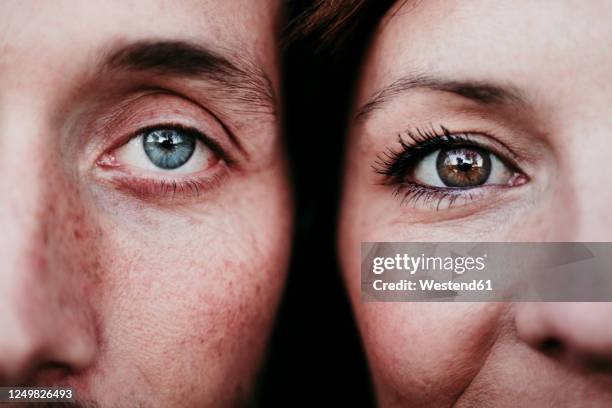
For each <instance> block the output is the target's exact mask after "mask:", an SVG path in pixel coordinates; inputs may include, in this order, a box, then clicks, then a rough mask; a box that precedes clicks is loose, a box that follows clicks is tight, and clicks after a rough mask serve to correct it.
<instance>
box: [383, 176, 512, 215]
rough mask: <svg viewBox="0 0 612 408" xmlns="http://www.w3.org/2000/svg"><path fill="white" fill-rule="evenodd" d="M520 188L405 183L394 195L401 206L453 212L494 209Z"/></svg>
mask: <svg viewBox="0 0 612 408" xmlns="http://www.w3.org/2000/svg"><path fill="white" fill-rule="evenodd" d="M520 188H521V186H518V187H508V186H500V185H492V184H489V185H482V186H478V187H470V188H446V187H441V188H440V187H428V186H423V185H419V184H409V183H404V184H402V185H400V186H398V187H396V189H395V191H394V195H395V196H396V197H398V198H399V199H400V203H401V206H409V207H411V208H415V209H425V210H429V211H431V210H435V211H441V210H451V209H460V208H474V206H476V205H478V206H480V207H493V206H495V205H497V204H499V202H500V201H501V200H507V199H509V198H511V197H508V196H507V194H506V193H508V194H510V193H512V192H513V191H515V190H518V189H520Z"/></svg>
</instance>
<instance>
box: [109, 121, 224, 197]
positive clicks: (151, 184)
mask: <svg viewBox="0 0 612 408" xmlns="http://www.w3.org/2000/svg"><path fill="white" fill-rule="evenodd" d="M156 129H169V130H177V131H180V132H184V133H188V134H190V135H192V136H194V137H195V138H196V139H197V140H198V141H199V142H200V143H202V144H203V145H204V146H205V147H206V148H207V149H210V150H211V152H212V153H213V154H214V155H216V156H217V158H218V159H219V160H220V161H222V162H223V163H224V164H225V166H226V167H227V166H231V165H233V164H234V163H235V160H234V159H233V158H232V157H230V155H228V154H227V153H226V152H225V150H224V149H223V148H222V147H221V146H220V145H219V143H217V142H216V141H215V140H213V139H212V138H210V137H208V136H206V135H205V134H204V133H203V132H201V131H200V130H198V129H196V128H194V127H191V126H185V125H183V124H180V123H174V122H170V123H159V124H155V125H151V126H146V127H143V128H140V129H138V130H137V131H135V132H132V133H130V134H129V135H128V136H126V137H123V138H121V139H120V140H119V141H118V142H117V143H115V144H113V146H112V147H111V148H109V149H107V150H106V153H104V154H103V155H102V156H101V157H100V159H98V165H100V166H102V167H109V168H113V167H120V166H122V165H121V164H120V163H119V164H110V163H108V162H106V159H105V158H107V157H112V156H113V152H114V151H115V150H116V149H118V148H120V147H122V146H124V145H125V144H126V143H129V142H130V141H131V140H133V139H134V138H136V137H139V136H141V135H143V134H146V133H148V132H151V131H153V130H156ZM113 160H114V158H113ZM226 175H227V172H226V171H222V172H217V174H213V175H212V176H204V177H202V176H198V175H185V176H183V177H180V178H169V177H166V178H159V177H158V178H154V177H134V176H128V175H118V176H113V177H112V181H113V183H114V184H115V185H116V187H117V188H119V189H121V190H127V191H129V192H131V193H132V194H134V195H135V196H137V197H139V198H149V197H155V198H161V199H163V198H170V199H174V198H177V197H179V198H197V197H199V196H200V194H201V193H202V192H205V191H209V190H212V189H214V188H215V187H217V186H218V185H219V184H221V182H222V181H223V179H224V178H225V176H226Z"/></svg>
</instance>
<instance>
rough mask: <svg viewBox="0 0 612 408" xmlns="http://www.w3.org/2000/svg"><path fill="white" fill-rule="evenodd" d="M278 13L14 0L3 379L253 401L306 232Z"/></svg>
mask: <svg viewBox="0 0 612 408" xmlns="http://www.w3.org/2000/svg"><path fill="white" fill-rule="evenodd" d="M279 13H280V5H279V4H278V3H277V2H275V1H271V0H258V1H240V0H239V1H232V2H226V1H215V0H197V1H190V0H186V1H181V2H175V1H172V2H170V1H163V0H159V1H158V0H155V1H110V2H100V3H92V2H87V3H82V2H78V1H68V0H66V1H59V2H53V3H47V2H43V3H41V2H29V1H26V2H23V1H6V2H3V3H2V5H1V6H0V27H1V28H0V186H1V187H2V188H3V191H5V194H3V198H2V199H1V200H0V219H1V220H2V222H1V225H2V226H3V229H4V231H3V233H2V234H0V241H1V242H0V260H1V261H0V299H1V300H0V302H1V305H0V310H2V313H0V327H2V331H1V332H0V385H2V386H6V385H30V386H32V385H49V384H55V385H64V386H71V387H73V388H74V390H75V394H76V398H77V400H79V401H80V402H81V403H82V404H84V405H88V406H89V405H92V406H93V405H96V406H151V407H153V406H185V407H186V406H198V407H202V406H215V407H216V406H235V405H236V404H239V403H242V402H245V401H247V400H248V398H249V396H250V393H251V391H252V388H253V384H254V380H255V377H256V372H257V369H258V366H259V365H260V363H261V360H262V356H263V353H264V349H265V344H266V340H267V334H268V332H269V330H270V328H271V323H272V320H273V317H274V314H275V309H276V306H277V302H278V299H279V295H280V291H281V289H282V285H283V282H284V277H285V273H286V266H287V265H286V264H287V259H288V251H289V242H290V240H288V239H287V236H289V235H290V234H291V221H290V220H291V217H292V212H291V208H292V203H291V197H290V194H289V188H288V182H287V177H286V171H285V163H284V160H283V150H282V146H281V141H280V135H279V130H280V119H279V116H278V106H279V103H280V101H279V100H278V95H279V94H280V93H279V80H280V78H279V69H278V66H277V65H278V58H277V47H276V32H277V19H278V16H279ZM156 131H157V133H155V132H156ZM160 132H161V133H160ZM156 138H158V139H156ZM145 140H149V144H148V146H149V148H150V149H151V150H150V152H152V153H151V154H152V155H153V156H147V154H145V150H144V148H143V146H144V141H145ZM173 143H175V144H174V145H173ZM173 149H174V150H173ZM181 149H182V150H181ZM178 150H180V152H182V154H183V156H176V155H175V153H172V154H174V156H171V158H170V159H167V161H166V162H163V163H166V165H168V166H170V167H172V166H174V168H168V169H165V168H161V167H159V166H157V165H155V164H154V163H153V162H152V161H151V157H162V156H164V155H165V154H170V153H171V152H176V151H178ZM155 155H157V156H155ZM164 157H165V156H164ZM169 157H170V156H169ZM177 157H179V158H180V157H183V158H188V159H187V161H186V162H185V163H182V162H179V161H178V160H179V159H177ZM159 163H162V162H161V161H160V162H159ZM168 163H169V164H168Z"/></svg>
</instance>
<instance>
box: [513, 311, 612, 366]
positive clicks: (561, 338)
mask: <svg viewBox="0 0 612 408" xmlns="http://www.w3.org/2000/svg"><path fill="white" fill-rule="evenodd" d="M515 321H516V327H517V332H518V335H519V338H520V339H521V340H523V341H524V342H526V343H527V344H529V345H530V346H531V347H533V348H534V349H536V350H539V351H542V352H544V353H547V354H548V355H551V356H554V357H555V358H557V359H559V360H562V361H564V362H567V363H572V364H575V363H578V364H580V365H585V366H590V367H595V366H597V367H602V366H605V367H612V303H603V302H602V303H576V302H574V303H569V302H568V303H518V304H516V317H515Z"/></svg>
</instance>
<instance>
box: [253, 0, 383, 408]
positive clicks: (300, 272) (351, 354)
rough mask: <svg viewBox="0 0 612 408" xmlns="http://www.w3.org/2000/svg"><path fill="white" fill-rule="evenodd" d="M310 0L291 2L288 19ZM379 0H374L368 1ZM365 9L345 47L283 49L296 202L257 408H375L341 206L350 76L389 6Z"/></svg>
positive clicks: (317, 44)
mask: <svg viewBox="0 0 612 408" xmlns="http://www.w3.org/2000/svg"><path fill="white" fill-rule="evenodd" d="M312 3H313V2H312V1H291V2H290V3H289V5H290V9H289V17H290V19H295V17H296V16H297V15H298V14H300V13H302V12H303V11H304V10H305V9H306V8H307V7H308V6H309V5H311V4H312ZM370 3H372V2H370ZM382 3H388V2H379V4H378V5H377V6H375V8H376V10H372V9H370V10H365V11H364V13H365V14H363V15H362V17H361V18H360V24H361V26H359V29H356V30H355V31H353V32H352V34H351V37H350V41H349V42H346V43H345V44H344V45H342V46H340V45H337V46H327V47H326V46H324V45H323V44H322V42H321V39H320V32H316V31H315V32H313V33H311V34H310V35H308V36H307V37H303V38H300V39H298V40H297V41H293V42H291V44H289V45H288V46H286V48H285V50H284V107H285V109H286V110H285V140H286V146H287V149H288V153H289V165H290V168H291V172H292V178H293V180H292V181H293V184H294V189H295V191H294V194H295V203H296V229H295V237H294V243H293V256H292V260H291V265H290V272H289V277H288V281H287V286H286V290H285V293H284V296H283V300H282V302H281V305H280V308H279V315H278V317H277V322H276V326H275V329H274V331H273V334H272V338H271V342H270V345H269V352H268V358H267V361H266V363H265V364H264V367H263V370H262V373H261V376H260V383H259V386H258V389H257V393H256V394H257V395H256V398H255V400H256V402H255V406H261V407H269V406H295V405H296V404H299V405H306V406H308V405H314V406H320V405H327V404H329V403H331V402H332V401H341V402H342V405H343V406H360V407H370V406H374V398H373V390H372V386H371V380H370V376H369V373H368V368H367V363H366V360H365V357H364V353H363V350H362V346H361V342H360V338H359V333H358V332H357V328H356V326H355V322H354V319H353V315H352V311H351V307H350V304H349V301H348V297H347V294H346V292H345V289H344V285H343V282H342V280H341V275H340V271H339V267H338V259H337V255H336V248H337V244H336V242H337V239H336V237H337V235H336V227H337V209H338V202H339V199H340V195H341V176H342V173H341V171H342V162H343V156H344V144H345V143H344V142H345V136H344V135H345V129H344V128H345V122H346V120H347V117H348V110H349V108H350V106H349V105H350V102H351V100H352V89H353V82H354V79H355V78H356V76H357V74H358V67H359V65H360V64H359V63H360V61H361V59H362V57H363V54H364V51H365V45H366V44H367V39H368V38H369V36H370V34H371V29H372V28H373V27H374V25H375V23H376V22H377V21H378V19H379V18H380V16H381V15H382V13H383V12H384V11H385V9H386V6H385V5H383V4H382Z"/></svg>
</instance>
